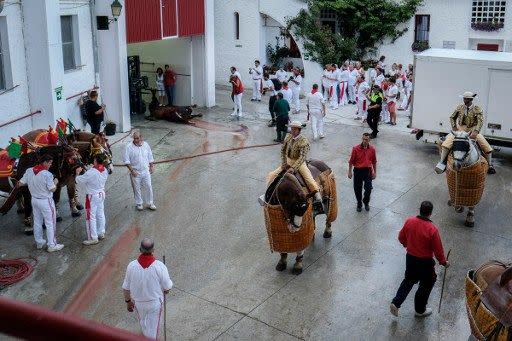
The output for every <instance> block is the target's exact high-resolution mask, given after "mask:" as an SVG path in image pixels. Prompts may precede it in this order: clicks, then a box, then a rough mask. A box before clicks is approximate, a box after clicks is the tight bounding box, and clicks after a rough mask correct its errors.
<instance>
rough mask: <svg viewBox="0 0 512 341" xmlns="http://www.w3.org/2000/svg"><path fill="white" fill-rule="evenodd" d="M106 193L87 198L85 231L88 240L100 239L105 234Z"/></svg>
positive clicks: (90, 195)
mask: <svg viewBox="0 0 512 341" xmlns="http://www.w3.org/2000/svg"><path fill="white" fill-rule="evenodd" d="M104 203H105V192H99V193H95V194H87V195H86V196H85V229H86V232H87V239H89V240H92V239H98V235H99V234H105V207H104Z"/></svg>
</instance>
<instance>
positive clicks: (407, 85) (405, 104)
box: [398, 76, 412, 110]
mask: <svg viewBox="0 0 512 341" xmlns="http://www.w3.org/2000/svg"><path fill="white" fill-rule="evenodd" d="M411 79H412V76H409V77H408V78H406V79H405V81H404V98H403V99H402V103H401V104H400V108H398V110H407V109H408V108H409V98H410V96H411V92H412V82H411Z"/></svg>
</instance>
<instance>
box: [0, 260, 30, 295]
mask: <svg viewBox="0 0 512 341" xmlns="http://www.w3.org/2000/svg"><path fill="white" fill-rule="evenodd" d="M27 260H30V261H32V263H31V262H28V261H27ZM36 264H37V260H36V259H35V258H32V257H29V258H16V259H4V260H0V290H2V289H4V288H6V287H7V286H9V285H13V284H14V283H18V282H19V281H21V280H23V279H25V278H27V277H28V276H29V275H30V274H31V273H32V271H34V267H35V266H36Z"/></svg>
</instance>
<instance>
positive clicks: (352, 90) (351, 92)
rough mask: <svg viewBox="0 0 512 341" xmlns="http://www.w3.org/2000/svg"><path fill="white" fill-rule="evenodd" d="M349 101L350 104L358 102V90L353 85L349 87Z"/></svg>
mask: <svg viewBox="0 0 512 341" xmlns="http://www.w3.org/2000/svg"><path fill="white" fill-rule="evenodd" d="M348 100H349V102H355V101H356V89H355V85H353V84H349V85H348Z"/></svg>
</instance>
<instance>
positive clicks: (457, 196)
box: [446, 156, 488, 207]
mask: <svg viewBox="0 0 512 341" xmlns="http://www.w3.org/2000/svg"><path fill="white" fill-rule="evenodd" d="M487 168H488V165H487V161H485V158H484V157H483V156H480V159H479V160H478V161H477V162H476V163H475V164H474V165H472V166H469V167H464V168H462V169H461V170H460V171H458V172H457V171H456V170H454V169H453V159H452V157H451V156H450V157H449V158H448V166H447V167H446V181H447V182H448V190H449V192H450V200H451V202H452V204H453V205H454V206H469V207H471V206H476V205H477V204H478V203H479V202H480V199H481V198H482V193H483V192H484V188H485V177H486V175H487Z"/></svg>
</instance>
